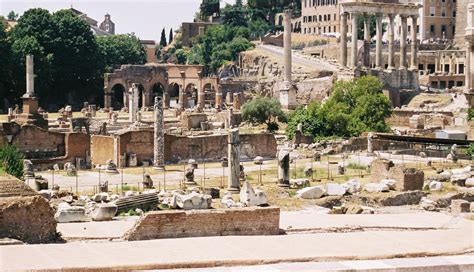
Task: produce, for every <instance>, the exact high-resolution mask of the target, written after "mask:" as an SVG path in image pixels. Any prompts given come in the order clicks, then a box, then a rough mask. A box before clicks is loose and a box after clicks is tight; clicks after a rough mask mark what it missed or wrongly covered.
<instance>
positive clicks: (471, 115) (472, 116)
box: [467, 109, 474, 121]
mask: <svg viewBox="0 0 474 272" xmlns="http://www.w3.org/2000/svg"><path fill="white" fill-rule="evenodd" d="M467 119H468V120H469V121H471V120H474V109H469V110H467Z"/></svg>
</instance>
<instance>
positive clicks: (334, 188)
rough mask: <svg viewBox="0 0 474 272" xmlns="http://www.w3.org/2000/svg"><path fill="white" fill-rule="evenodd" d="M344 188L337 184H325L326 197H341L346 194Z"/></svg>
mask: <svg viewBox="0 0 474 272" xmlns="http://www.w3.org/2000/svg"><path fill="white" fill-rule="evenodd" d="M346 192H347V189H346V187H344V186H342V185H341V184H337V183H328V184H326V194H327V195H328V196H343V195H344V194H346Z"/></svg>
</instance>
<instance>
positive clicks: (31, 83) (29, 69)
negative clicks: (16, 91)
mask: <svg viewBox="0 0 474 272" xmlns="http://www.w3.org/2000/svg"><path fill="white" fill-rule="evenodd" d="M33 96H35V72H34V62H33V55H26V93H25V95H24V96H23V97H33Z"/></svg>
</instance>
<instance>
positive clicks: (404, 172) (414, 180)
mask: <svg viewBox="0 0 474 272" xmlns="http://www.w3.org/2000/svg"><path fill="white" fill-rule="evenodd" d="M371 174H372V175H371V176H372V181H374V182H379V181H380V180H382V179H393V180H395V181H396V182H397V183H396V189H397V191H414V190H423V182H424V179H425V173H424V172H423V171H422V170H419V169H415V168H406V167H404V166H403V165H395V164H394V163H393V162H392V161H390V160H387V159H376V160H374V161H373V162H372V165H371Z"/></svg>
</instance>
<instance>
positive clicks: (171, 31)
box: [168, 28, 173, 43]
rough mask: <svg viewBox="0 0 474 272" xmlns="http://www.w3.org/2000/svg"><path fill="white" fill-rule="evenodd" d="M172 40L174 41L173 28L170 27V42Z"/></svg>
mask: <svg viewBox="0 0 474 272" xmlns="http://www.w3.org/2000/svg"><path fill="white" fill-rule="evenodd" d="M171 42H173V28H171V29H170V36H169V39H168V43H171Z"/></svg>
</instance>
